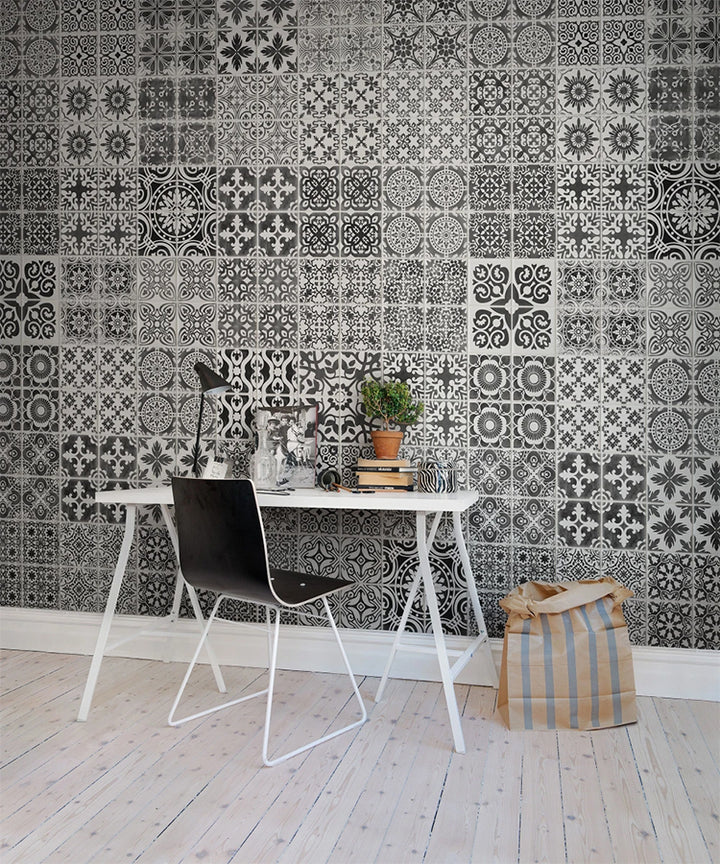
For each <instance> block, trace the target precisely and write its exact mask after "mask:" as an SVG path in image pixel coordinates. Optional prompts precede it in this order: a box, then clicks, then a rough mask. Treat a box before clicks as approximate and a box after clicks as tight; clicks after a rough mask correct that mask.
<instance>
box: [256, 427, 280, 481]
mask: <svg viewBox="0 0 720 864" xmlns="http://www.w3.org/2000/svg"><path fill="white" fill-rule="evenodd" d="M251 471H252V480H253V483H254V484H255V486H256V487H257V488H258V489H273V488H274V487H275V484H276V480H277V463H276V461H275V456H274V455H273V452H272V450H271V449H270V445H269V443H268V431H267V428H266V427H265V426H262V427H258V446H257V450H256V451H255V452H254V453H253V456H252V465H251Z"/></svg>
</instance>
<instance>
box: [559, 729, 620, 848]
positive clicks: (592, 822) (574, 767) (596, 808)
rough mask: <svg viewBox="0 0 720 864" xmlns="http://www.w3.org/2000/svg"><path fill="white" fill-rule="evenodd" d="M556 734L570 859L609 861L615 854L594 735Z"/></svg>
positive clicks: (566, 838) (582, 733) (573, 732)
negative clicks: (596, 756)
mask: <svg viewBox="0 0 720 864" xmlns="http://www.w3.org/2000/svg"><path fill="white" fill-rule="evenodd" d="M557 734H558V753H559V756H560V783H561V788H562V805H563V823H564V825H565V843H566V847H567V860H568V861H570V862H573V864H580V862H583V864H608V862H612V860H613V853H612V845H611V842H610V833H609V831H608V826H607V822H606V821H605V807H604V805H603V799H602V788H601V785H600V778H599V776H598V770H597V765H596V764H595V754H594V753H593V746H592V734H591V733H590V732H580V731H576V730H566V729H562V730H558V733H557Z"/></svg>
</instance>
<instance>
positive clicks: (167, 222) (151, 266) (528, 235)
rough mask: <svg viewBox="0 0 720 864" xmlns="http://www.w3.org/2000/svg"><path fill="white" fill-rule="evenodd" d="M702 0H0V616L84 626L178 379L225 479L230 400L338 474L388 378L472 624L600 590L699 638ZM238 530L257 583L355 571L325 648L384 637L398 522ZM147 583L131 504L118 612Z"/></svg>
mask: <svg viewBox="0 0 720 864" xmlns="http://www.w3.org/2000/svg"><path fill="white" fill-rule="evenodd" d="M719 8H720V7H718V4H717V0H650V2H641V0H256V2H249V0H217V3H215V2H213V0H3V2H2V7H1V9H2V11H1V13H0V72H1V77H0V114H1V116H2V123H0V166H1V167H0V254H1V255H2V259H1V261H0V296H1V299H0V332H1V333H2V345H1V347H0V388H1V391H2V392H0V602H1V603H3V604H10V605H22V606H27V607H50V608H56V609H67V610H76V609H77V610H99V609H101V608H102V607H103V604H104V599H105V595H106V592H107V589H108V585H109V582H110V578H111V574H112V568H113V563H114V560H115V556H116V553H117V549H118V544H119V539H120V536H121V532H122V518H123V514H122V513H121V512H120V511H119V510H118V509H117V508H112V507H108V508H100V509H98V508H97V507H96V506H95V505H94V503H93V495H94V492H95V490H96V489H97V488H104V487H111V486H115V485H121V484H127V483H137V482H143V483H147V482H161V481H164V480H167V478H168V477H169V476H170V475H171V474H172V473H173V472H176V471H187V470H188V467H189V463H190V447H191V444H192V440H193V434H194V425H195V418H196V412H197V408H198V393H197V381H196V378H195V375H194V372H193V364H194V362H195V361H196V359H198V358H203V359H204V360H205V361H206V362H208V363H209V364H210V365H212V366H213V367H215V368H217V369H218V370H219V371H220V372H221V374H223V375H224V376H226V377H227V378H228V380H230V381H231V382H232V385H233V391H232V394H231V395H230V396H228V397H223V398H221V399H219V400H217V401H216V402H213V406H214V407H215V408H216V416H214V417H213V415H212V411H210V412H208V415H209V416H208V418H207V420H208V422H207V428H206V429H205V432H204V445H205V450H206V452H210V451H211V450H212V448H213V447H217V449H218V451H219V452H221V453H224V454H226V455H228V456H229V457H230V458H232V459H233V460H234V462H235V468H236V471H238V472H241V471H243V470H244V469H245V468H246V466H247V460H248V456H249V453H250V450H251V443H250V442H251V425H250V421H251V416H252V412H253V410H254V408H255V407H256V406H257V405H259V404H271V405H281V404H287V403H292V402H295V401H299V400H313V401H317V402H318V403H319V405H320V412H321V421H320V436H321V445H320V461H321V465H322V466H328V465H341V466H343V467H344V470H345V471H347V472H348V476H349V466H350V465H351V464H352V463H353V462H354V460H355V459H356V457H357V455H358V453H359V452H361V451H362V452H365V451H367V449H368V448H367V444H366V443H365V442H367V440H368V436H367V433H368V427H367V424H366V423H365V421H364V420H363V418H362V416H361V415H360V413H359V411H358V384H359V382H360V381H361V380H362V378H363V377H364V376H365V375H367V374H377V373H380V372H382V373H384V374H386V375H398V376H402V377H407V378H409V379H410V380H411V381H412V382H413V383H414V384H415V385H416V386H417V387H418V388H419V389H420V391H421V392H422V394H423V396H424V398H425V401H426V402H427V403H428V410H427V412H426V415H425V417H424V419H423V422H422V423H421V424H420V425H418V426H416V427H412V428H411V429H410V430H408V435H407V438H406V447H405V452H406V453H407V454H408V455H410V456H418V455H421V454H430V455H439V456H442V457H443V458H453V459H455V460H457V462H458V464H459V466H460V468H461V472H462V475H463V482H464V483H465V484H467V485H469V486H471V487H473V488H476V489H478V490H479V492H480V500H479V503H478V505H477V506H476V507H475V508H474V509H473V510H472V512H471V513H470V514H469V516H468V525H467V529H468V536H469V540H470V549H471V555H472V560H473V564H474V568H475V576H476V578H477V580H478V583H479V586H480V590H481V595H482V599H483V601H484V606H485V611H486V616H487V619H488V623H489V626H490V631H491V633H492V635H499V634H500V633H501V629H502V624H503V620H504V618H503V615H502V613H501V611H500V610H499V608H498V606H497V600H498V598H499V597H501V596H503V595H504V594H505V593H506V592H507V591H508V590H509V589H510V588H511V587H513V586H514V585H516V584H518V583H519V582H522V581H525V580H528V579H534V578H550V579H553V578H570V579H573V578H583V577H594V576H597V575H599V574H601V573H604V574H611V575H613V576H615V577H617V578H618V579H620V580H621V581H622V582H624V583H625V584H627V585H628V586H629V587H631V588H632V589H633V591H634V592H635V597H634V598H633V600H631V601H630V602H629V603H628V604H627V605H626V613H627V617H628V620H629V624H630V627H631V631H632V636H633V639H634V641H635V642H636V643H639V644H650V645H666V646H683V647H696V648H720V596H719V595H720V563H719V555H720V452H719V450H720V262H719V260H718V259H719V258H720V255H719V243H720V217H719V212H720V171H719V165H720V22H719V18H718V13H719ZM268 519H269V522H270V527H271V535H272V539H271V547H272V549H271V551H272V556H273V558H274V560H275V561H276V562H278V563H286V564H294V563H296V562H297V563H299V564H300V565H301V566H304V567H312V568H321V567H324V566H325V565H329V566H331V567H336V566H338V565H339V566H340V567H341V568H342V570H343V571H344V572H346V573H348V574H350V575H351V576H352V578H354V579H355V580H356V581H357V587H356V589H354V590H353V591H350V592H348V593H347V595H346V596H345V597H344V598H342V599H341V600H340V601H339V615H340V620H341V622H342V624H344V625H346V626H351V627H363V628H390V627H393V626H394V624H395V623H396V622H397V620H398V610H399V606H400V602H401V600H400V595H401V593H402V590H403V588H404V586H405V585H406V584H407V582H408V579H409V578H410V575H411V573H412V567H413V561H412V548H411V546H410V543H409V538H410V537H411V536H412V523H410V522H409V521H408V519H407V518H406V517H404V516H397V515H396V516H387V515H385V516H379V515H377V514H370V515H363V514H362V513H352V514H342V515H340V514H338V513H332V512H326V513H283V512H281V511H272V512H270V513H269V514H268ZM440 553H441V554H440V555H439V559H438V569H439V573H440V577H439V578H440V581H441V583H442V585H441V590H440V595H441V604H442V609H443V615H444V618H445V620H446V622H447V626H448V629H449V630H450V631H452V632H457V633H461V634H464V633H467V632H468V631H472V629H473V627H474V622H473V621H472V620H471V616H470V615H469V612H468V604H467V598H466V595H465V591H464V590H463V588H462V584H460V585H457V584H455V583H456V582H457V581H458V580H457V578H456V577H457V570H458V561H457V556H456V555H455V554H454V551H453V549H452V547H451V546H449V545H447V544H445V545H443V546H441V549H440ZM173 566H174V565H173V557H172V553H171V550H170V547H169V544H168V540H167V536H166V534H165V531H164V530H163V528H162V524H161V522H160V520H159V515H158V514H157V513H155V512H152V511H149V512H147V513H145V514H144V515H143V518H142V520H141V524H140V528H139V532H138V539H137V542H136V548H135V551H134V553H133V559H132V566H131V568H130V572H129V574H128V578H127V580H126V583H125V586H124V589H123V593H122V596H121V607H122V609H123V610H124V611H126V612H133V613H144V614H149V615H157V614H161V613H163V612H165V611H166V610H167V608H168V605H169V603H170V601H171V593H172V581H173ZM238 614H244V613H243V611H242V610H239V613H238ZM411 626H413V627H414V628H416V629H424V628H426V627H427V620H426V616H425V613H424V611H423V609H422V606H421V605H419V606H418V608H417V609H416V610H415V614H414V615H413V617H412V619H411Z"/></svg>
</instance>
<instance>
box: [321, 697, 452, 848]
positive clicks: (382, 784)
mask: <svg viewBox="0 0 720 864" xmlns="http://www.w3.org/2000/svg"><path fill="white" fill-rule="evenodd" d="M438 699H442V696H441V687H440V685H438V684H434V683H429V682H425V681H419V682H416V683H415V686H414V687H413V691H412V693H411V695H410V698H409V699H408V701H407V704H406V706H405V709H404V711H403V712H402V714H400V716H399V718H398V722H397V724H396V725H395V729H394V732H393V734H392V735H391V736H390V738H389V739H388V740H387V742H386V744H385V747H384V748H383V750H382V753H381V754H380V758H379V760H378V763H377V765H375V767H374V770H373V772H372V774H371V775H370V777H369V779H368V781H367V783H366V785H365V788H364V789H363V792H362V794H361V795H360V797H359V798H358V800H357V803H356V804H355V807H354V808H353V810H352V813H351V815H350V818H349V819H348V822H347V825H346V826H345V827H344V828H343V830H342V831H341V832H340V835H339V837H338V838H337V843H336V844H335V846H334V848H333V850H332V853H331V856H330V858H329V859H328V860H329V861H337V862H343V864H353V862H360V864H368V862H371V861H382V860H383V859H382V855H381V849H382V847H383V843H384V838H385V834H386V832H387V831H388V830H389V829H390V826H391V824H392V822H393V820H394V819H395V815H396V811H397V809H398V807H399V806H400V803H401V801H402V799H403V798H404V796H405V795H406V794H411V792H412V789H411V788H410V789H406V787H407V785H408V778H409V776H410V774H411V769H412V765H413V763H414V761H415V759H416V758H417V756H418V752H419V750H420V749H421V747H420V742H422V741H424V740H425V735H426V734H427V730H428V727H429V724H430V718H431V715H432V712H433V711H434V709H435V706H436V704H437V702H438ZM443 704H444V703H443ZM422 749H423V750H424V748H422ZM448 753H449V744H448ZM385 860H390V861H391V860H392V859H391V858H389V859H385Z"/></svg>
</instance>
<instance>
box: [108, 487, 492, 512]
mask: <svg viewBox="0 0 720 864" xmlns="http://www.w3.org/2000/svg"><path fill="white" fill-rule="evenodd" d="M257 497H258V503H259V504H260V506H261V507H305V508H307V509H322V508H327V509H328V510H412V511H413V512H426V513H437V512H448V513H462V512H463V511H465V510H467V509H468V508H469V507H470V506H472V505H473V504H474V503H475V501H477V499H478V492H477V490H472V491H462V492H452V493H450V494H447V495H436V494H430V493H427V492H368V493H365V492H363V493H353V492H343V491H339V492H325V491H324V490H323V489H295V490H294V491H292V492H287V493H283V494H277V493H274V492H258V496H257ZM95 500H96V501H97V502H98V503H99V504H126V505H127V504H135V505H151V504H172V503H173V497H172V489H171V487H170V486H145V487H143V488H140V489H135V488H134V489H108V490H103V491H101V492H97V493H96V494H95Z"/></svg>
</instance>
